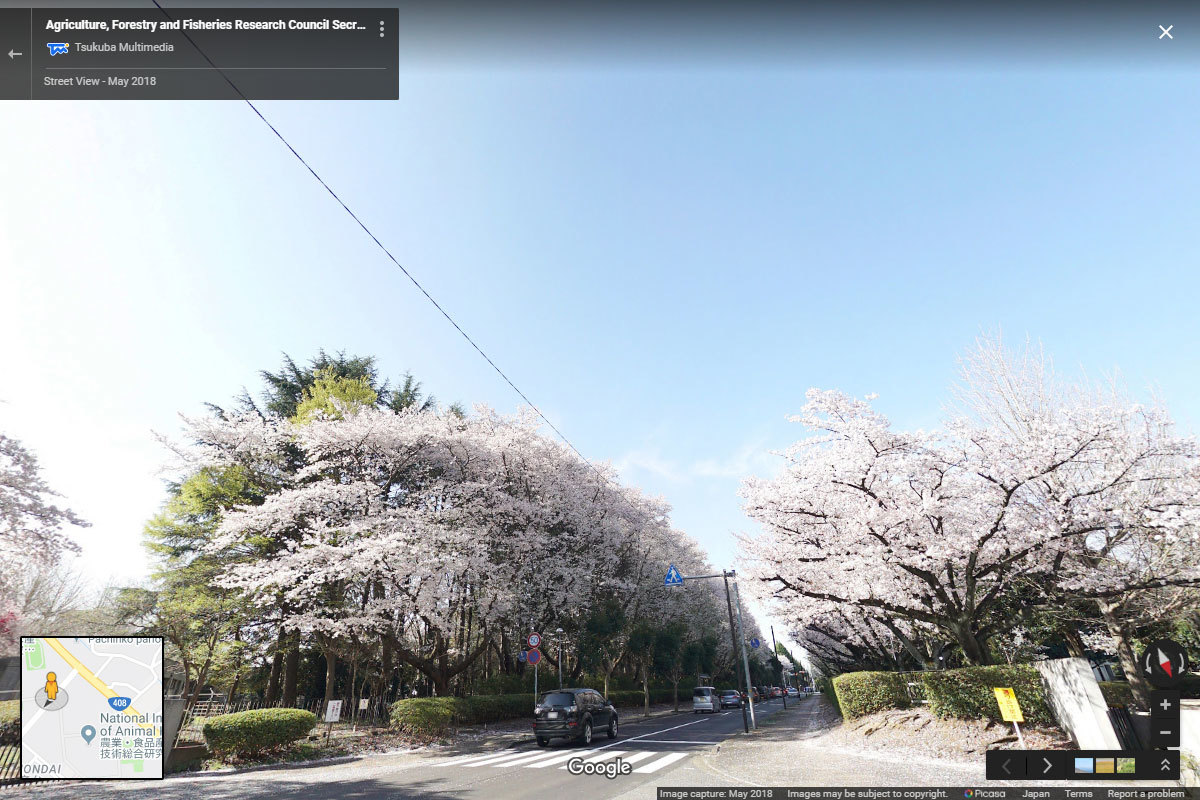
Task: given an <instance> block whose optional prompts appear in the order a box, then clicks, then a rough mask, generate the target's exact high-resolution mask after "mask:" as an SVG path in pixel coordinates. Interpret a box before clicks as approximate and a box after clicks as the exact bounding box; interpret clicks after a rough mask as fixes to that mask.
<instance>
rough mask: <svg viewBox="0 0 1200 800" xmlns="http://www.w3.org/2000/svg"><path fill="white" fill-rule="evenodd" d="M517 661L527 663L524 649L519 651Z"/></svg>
mask: <svg viewBox="0 0 1200 800" xmlns="http://www.w3.org/2000/svg"><path fill="white" fill-rule="evenodd" d="M517 661H520V662H521V663H522V664H524V663H525V651H524V650H522V651H521V652H519V653H517Z"/></svg>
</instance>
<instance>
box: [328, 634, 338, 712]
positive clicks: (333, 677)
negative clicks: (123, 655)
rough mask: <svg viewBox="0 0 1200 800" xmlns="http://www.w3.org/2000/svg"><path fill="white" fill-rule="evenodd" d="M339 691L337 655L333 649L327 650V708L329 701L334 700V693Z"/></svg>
mask: <svg viewBox="0 0 1200 800" xmlns="http://www.w3.org/2000/svg"><path fill="white" fill-rule="evenodd" d="M336 690H337V653H335V652H333V650H332V649H330V648H326V649H325V706H326V707H328V706H329V701H330V700H333V699H334V697H333V696H334V692H335V691H336Z"/></svg>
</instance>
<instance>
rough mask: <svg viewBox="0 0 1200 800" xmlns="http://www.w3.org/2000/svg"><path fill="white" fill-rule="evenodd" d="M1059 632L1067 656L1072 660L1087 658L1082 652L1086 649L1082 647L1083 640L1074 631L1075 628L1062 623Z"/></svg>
mask: <svg viewBox="0 0 1200 800" xmlns="http://www.w3.org/2000/svg"><path fill="white" fill-rule="evenodd" d="M1061 630H1062V636H1063V641H1064V642H1066V645H1067V654H1068V655H1070V656H1071V657H1072V658H1087V653H1086V652H1084V651H1085V650H1086V649H1087V648H1085V647H1084V646H1083V639H1081V638H1080V637H1079V631H1077V630H1075V626H1074V625H1071V624H1070V623H1064V624H1063V626H1062V628H1061Z"/></svg>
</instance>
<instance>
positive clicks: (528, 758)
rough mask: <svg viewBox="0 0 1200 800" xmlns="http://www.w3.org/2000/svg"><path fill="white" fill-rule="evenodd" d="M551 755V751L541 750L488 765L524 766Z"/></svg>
mask: <svg viewBox="0 0 1200 800" xmlns="http://www.w3.org/2000/svg"><path fill="white" fill-rule="evenodd" d="M551 755H553V753H547V752H546V751H545V750H543V751H541V752H538V753H534V754H532V755H528V754H527V755H526V756H525V757H524V758H520V759H517V760H515V761H509V762H508V763H506V764H489V765H488V766H490V767H506V768H507V767H524V766H528V765H529V764H531V763H532V762H534V761H541V760H542V759H543V758H549V757H550V756H551Z"/></svg>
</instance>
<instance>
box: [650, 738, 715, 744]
mask: <svg viewBox="0 0 1200 800" xmlns="http://www.w3.org/2000/svg"><path fill="white" fill-rule="evenodd" d="M645 743H646V744H720V742H716V741H710V742H699V741H695V740H691V739H647V740H646V742H645Z"/></svg>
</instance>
